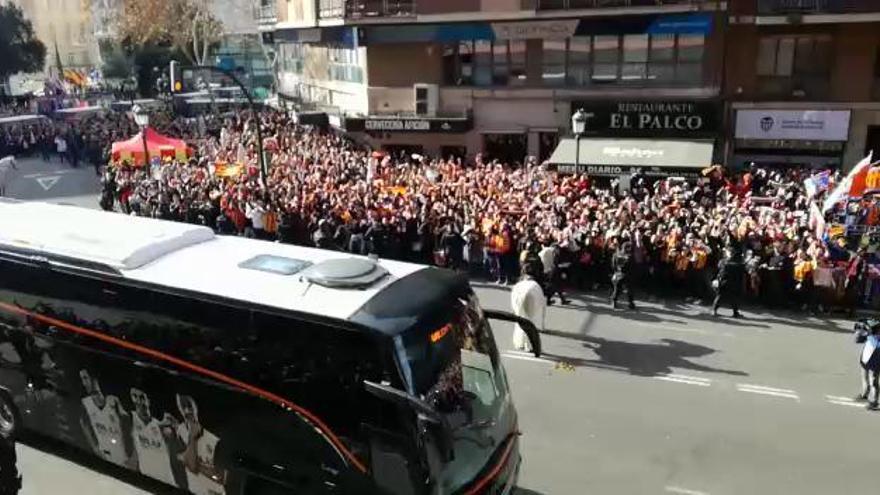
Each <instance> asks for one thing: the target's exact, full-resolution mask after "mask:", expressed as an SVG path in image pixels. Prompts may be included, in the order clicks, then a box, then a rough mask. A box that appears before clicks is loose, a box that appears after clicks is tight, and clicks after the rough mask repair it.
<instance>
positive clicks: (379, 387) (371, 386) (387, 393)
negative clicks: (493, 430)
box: [364, 380, 455, 462]
mask: <svg viewBox="0 0 880 495" xmlns="http://www.w3.org/2000/svg"><path fill="white" fill-rule="evenodd" d="M364 388H365V389H366V391H367V392H369V393H370V394H372V395H375V396H376V397H378V398H380V399H382V400H386V401H388V402H392V403H394V404H397V405H399V406H403V407H406V408H408V409H411V410H413V411H415V412H416V414H417V415H418V417H419V419H421V420H422V421H426V422H428V423H431V424H434V425H436V426H437V428H438V429H439V431H440V438H439V442H438V443H439V445H438V447H439V450H440V452H441V454H442V455H443V458H444V461H445V462H449V461H451V460H452V459H453V458H454V457H455V452H454V439H453V434H452V426H450V424H449V422H448V421H447V420H446V418H445V417H444V416H443V415H442V414H440V413H439V412H438V411H437V410H436V409H434V408H433V407H431V405H430V404H428V403H427V402H425V401H423V400H421V399H419V398H418V397H415V396H413V395H411V394H408V393H407V392H404V391H402V390H398V389H396V388H394V387H391V386H389V385H385V384H382V383H376V382H371V381H369V380H364Z"/></svg>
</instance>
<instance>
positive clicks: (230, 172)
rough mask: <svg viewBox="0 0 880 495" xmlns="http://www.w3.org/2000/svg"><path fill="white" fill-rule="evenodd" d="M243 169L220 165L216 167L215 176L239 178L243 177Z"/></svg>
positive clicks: (224, 164) (236, 166)
mask: <svg viewBox="0 0 880 495" xmlns="http://www.w3.org/2000/svg"><path fill="white" fill-rule="evenodd" d="M243 168H244V167H242V166H241V165H229V164H226V163H218V164H216V165H214V175H215V176H217V177H238V176H239V175H241V172H242V170H243Z"/></svg>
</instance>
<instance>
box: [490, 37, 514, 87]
mask: <svg viewBox="0 0 880 495" xmlns="http://www.w3.org/2000/svg"><path fill="white" fill-rule="evenodd" d="M507 48H508V46H507V42H506V41H498V42H495V43H494V44H493V45H492V84H494V85H496V86H505V85H507V83H508V80H509V77H510V54H509V53H508V50H507Z"/></svg>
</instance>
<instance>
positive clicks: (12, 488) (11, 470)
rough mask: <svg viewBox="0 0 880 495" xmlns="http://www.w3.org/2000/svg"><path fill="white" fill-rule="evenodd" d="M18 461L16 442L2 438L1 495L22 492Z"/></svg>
mask: <svg viewBox="0 0 880 495" xmlns="http://www.w3.org/2000/svg"><path fill="white" fill-rule="evenodd" d="M16 461H17V457H16V455H15V441H14V440H12V439H11V438H0V495H16V494H17V493H18V492H19V490H21V475H19V474H18V467H17V466H16Z"/></svg>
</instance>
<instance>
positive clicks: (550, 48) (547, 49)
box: [541, 40, 565, 86]
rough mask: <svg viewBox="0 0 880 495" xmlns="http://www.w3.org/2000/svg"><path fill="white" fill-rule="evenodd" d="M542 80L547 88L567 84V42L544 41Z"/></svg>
mask: <svg viewBox="0 0 880 495" xmlns="http://www.w3.org/2000/svg"><path fill="white" fill-rule="evenodd" d="M543 50H544V53H543V59H542V70H541V80H542V82H543V83H544V84H545V85H547V86H562V85H563V84H565V40H544V41H543Z"/></svg>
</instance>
